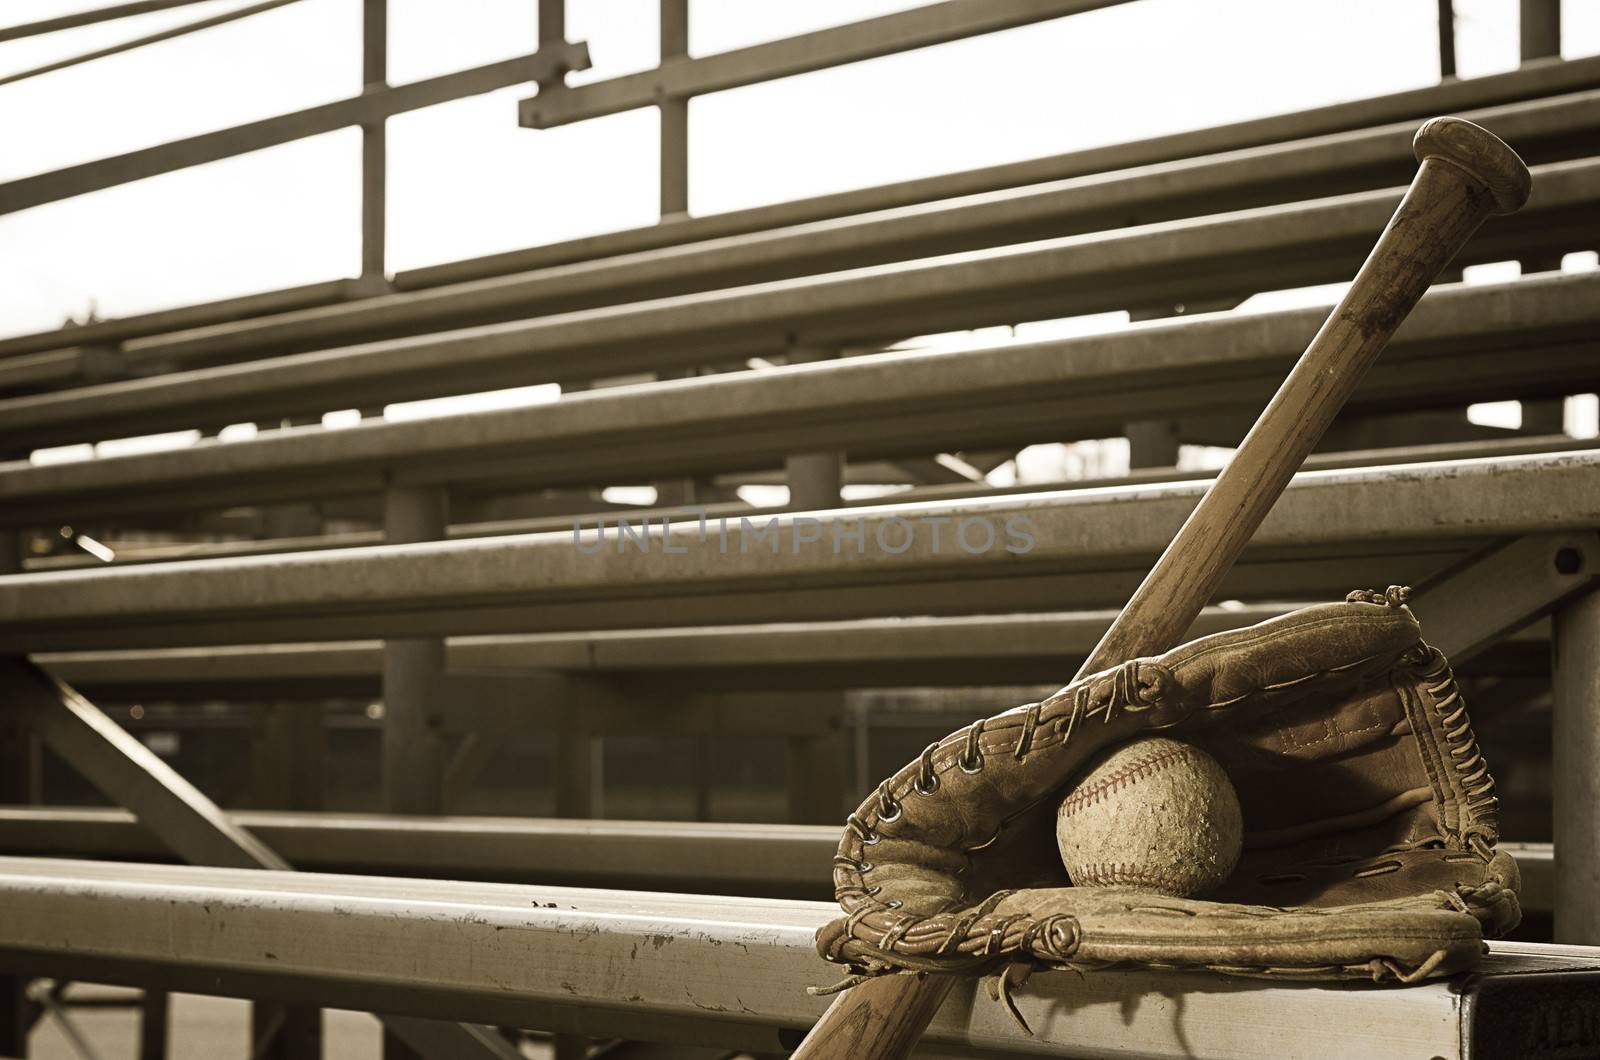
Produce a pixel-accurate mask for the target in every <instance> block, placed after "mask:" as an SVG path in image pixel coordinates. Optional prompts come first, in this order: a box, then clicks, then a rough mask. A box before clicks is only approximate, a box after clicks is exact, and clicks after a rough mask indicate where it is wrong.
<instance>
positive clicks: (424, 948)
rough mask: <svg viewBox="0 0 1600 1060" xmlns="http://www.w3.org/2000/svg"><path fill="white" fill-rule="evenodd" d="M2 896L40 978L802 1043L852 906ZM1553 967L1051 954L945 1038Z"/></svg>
mask: <svg viewBox="0 0 1600 1060" xmlns="http://www.w3.org/2000/svg"><path fill="white" fill-rule="evenodd" d="M0 897H3V900H4V905H5V907H6V908H7V910H8V912H9V913H10V914H12V915H8V916H7V917H6V918H5V920H4V921H3V922H0V966H7V967H12V968H23V969H25V970H27V971H28V972H29V973H30V974H43V975H53V976H58V977H62V978H76V979H85V980H90V981H103V982H122V983H133V984H138V985H147V986H159V987H165V988H169V989H179V990H188V991H197V992H204V993H221V994H240V995H249V996H256V997H264V998H270V999H274V1000H284V1001H299V1002H303V1001H308V1000H314V1001H315V1002H317V1003H320V1004H323V1005H329V1006H336V1007H343V1008H358V1009H376V1010H379V1011H396V1010H402V1011H405V1012H407V1013H411V1014H415V1015H420V1016H431V1017H437V1018H450V1019H459V1020H469V1021H473V1022H484V1023H492V1024H497V1025H509V1026H539V1027H544V1028H547V1029H551V1030H558V1031H570V1032H578V1033H582V1032H588V1033H603V1034H604V1035H605V1036H607V1037H613V1036H617V1035H622V1036H624V1037H628V1038H633V1039H638V1040H646V1041H650V1040H675V1041H681V1042H694V1043H700V1044H715V1045H723V1046H726V1047H730V1048H746V1049H755V1050H758V1051H775V1050H781V1049H783V1048H785V1047H792V1046H793V1044H794V1042H795V1036H794V1035H793V1034H792V1033H784V1032H793V1031H798V1030H802V1029H803V1028H805V1027H806V1026H807V1025H809V1024H810V1023H811V1022H812V1021H813V1020H814V1019H816V1018H817V1017H818V1016H819V1015H820V1014H821V1012H822V1010H823V1008H824V1007H825V1004H826V999H825V998H817V997H812V996H810V995H808V994H807V993H806V991H805V988H806V987H807V986H813V985H821V984H826V983H829V982H831V981H833V980H834V979H835V978H837V973H838V970H837V969H835V968H832V967H830V966H829V965H827V964H825V963H824V962H823V961H821V959H820V958H818V957H817V955H816V952H815V950H814V949H813V946H812V934H813V933H814V932H815V930H816V929H817V928H818V927H819V926H820V925H821V924H822V923H823V922H824V921H825V920H827V919H828V918H830V917H832V916H834V915H835V913H836V911H837V910H836V907H835V906H833V905H832V904H831V903H823V902H794V901H779V900H774V899H758V898H739V897H730V896H716V897H701V896H686V895H672V894H663V893H650V892H629V891H600V890H580V889H575V888H561V887H555V886H518V885H509V884H483V883H464V882H461V881H432V880H422V879H383V878H375V877H360V876H331V875H322V874H314V873H278V872H264V871H249V870H222V869H203V868H193V867H188V866H165V865H129V864H126V863H107V862H84V861H58V860H53V859H19V858H0ZM1556 976H1561V977H1563V979H1562V981H1564V982H1566V983H1570V984H1574V985H1577V984H1582V985H1584V986H1586V987H1588V989H1591V990H1592V989H1593V986H1594V984H1595V983H1596V982H1597V981H1600V952H1596V951H1592V950H1584V949H1577V948H1572V947H1540V946H1535V945H1530V944H1521V945H1506V946H1504V947H1501V948H1499V949H1497V950H1496V951H1495V952H1492V953H1491V954H1490V955H1489V957H1487V958H1486V960H1485V963H1484V966H1483V969H1482V971H1481V973H1480V976H1479V978H1478V979H1477V980H1474V979H1467V980H1464V981H1458V982H1435V983H1428V984H1424V985H1419V986H1416V987H1412V988H1408V989H1404V990H1399V989H1394V990H1366V989H1360V988H1354V989H1352V988H1351V987H1348V986H1337V987H1331V988H1330V987H1322V986H1315V985H1288V984H1278V983H1263V982H1258V981H1250V980H1230V979H1224V978H1219V977H1214V976H1209V975H1200V974H1189V973H1168V972H1097V973H1094V974H1091V975H1087V976H1080V975H1076V974H1073V973H1070V972H1068V973H1041V974H1040V975H1037V976H1035V977H1034V978H1033V979H1031V980H1030V981H1029V983H1028V984H1027V986H1026V988H1024V989H1022V990H1019V991H1017V992H1016V995H1015V1001H1016V1003H1017V1005H1018V1008H1019V1010H1020V1012H1021V1014H1022V1015H1023V1017H1024V1018H1025V1019H1026V1020H1027V1021H1028V1023H1029V1025H1030V1026H1031V1028H1032V1029H1033V1031H1034V1033H1035V1035H1036V1037H1034V1038H1028V1037H1027V1036H1026V1035H1025V1034H1024V1032H1023V1031H1022V1030H1021V1029H1020V1028H1019V1027H1018V1026H1017V1025H1016V1024H1015V1023H1014V1022H1013V1021H1012V1020H1011V1018H1010V1017H1009V1016H1008V1015H1007V1013H1006V1011H1005V1009H1004V1008H1003V1007H1002V1006H1000V1005H998V1004H995V1003H993V1002H989V1001H988V1000H987V998H986V997H985V996H984V995H983V993H982V989H983V988H982V986H981V984H979V983H978V982H976V981H974V982H973V983H971V985H968V986H963V987H962V988H961V989H960V990H959V992H958V993H957V994H956V995H955V997H954V998H953V999H952V1001H951V1002H950V1003H949V1004H947V1005H946V1006H945V1008H944V1009H943V1011H942V1012H941V1013H940V1015H939V1017H938V1018H936V1019H935V1021H934V1023H933V1026H932V1027H931V1029H930V1032H929V1037H928V1042H929V1044H931V1045H934V1046H938V1045H940V1044H949V1045H959V1046H963V1047H967V1048H972V1049H977V1050H979V1051H982V1052H984V1053H986V1054H994V1053H1005V1052H1008V1051H1011V1050H1014V1049H1019V1048H1020V1049H1025V1050H1026V1051H1028V1052H1032V1053H1035V1054H1040V1053H1042V1054H1044V1055H1052V1054H1053V1055H1069V1056H1070V1055H1080V1056H1081V1055H1096V1054H1103V1053H1105V1052H1106V1051H1108V1050H1118V1049H1120V1050H1124V1051H1126V1050H1130V1049H1136V1050H1137V1051H1138V1052H1139V1053H1140V1054H1141V1055H1145V1056H1183V1057H1188V1058H1197V1057H1208V1056H1218V1057H1250V1056H1260V1057H1269V1056H1270V1057H1279V1056H1281V1055H1282V1046H1283V1041H1282V1036H1281V1035H1279V1034H1263V1033H1261V1031H1262V1025H1263V1022H1264V1021H1265V1022H1268V1023H1270V1024H1271V1025H1273V1026H1278V1027H1283V1028H1295V1029H1297V1032H1302V1033H1297V1034H1296V1043H1297V1049H1298V1050H1299V1054H1300V1055H1303V1056H1307V1057H1313V1056H1328V1057H1340V1058H1343V1057H1349V1056H1390V1055H1393V1056H1419V1055H1420V1056H1439V1057H1461V1056H1463V1055H1464V1053H1463V1050H1464V1048H1465V1047H1466V1044H1467V1043H1470V1042H1471V1041H1473V1040H1474V1034H1475V1033H1480V1032H1481V1031H1484V1030H1487V1029H1489V1028H1491V1027H1496V1026H1498V1021H1503V1020H1505V1019H1506V1018H1508V1015H1509V1014H1510V1013H1513V1012H1514V1013H1516V1014H1517V1015H1520V1016H1526V1015H1528V1014H1530V1013H1532V1012H1535V1011H1542V1010H1540V1009H1539V1006H1540V1005H1541V1003H1542V1004H1544V1005H1547V1006H1548V1005H1550V1004H1551V1002H1550V1001H1549V999H1548V998H1546V999H1543V1000H1542V999H1541V996H1540V988H1541V986H1544V987H1548V986H1549V984H1551V983H1553V982H1556V981H1558V980H1556V979H1555V977H1556ZM1482 980H1489V981H1491V982H1492V987H1493V989H1484V988H1483V984H1482ZM1463 991H1464V992H1465V994H1466V997H1465V998H1464V997H1463ZM1173 996H1182V998H1183V1005H1182V1007H1181V1008H1177V1009H1175V1008H1174V1007H1173V1005H1172V1004H1171V1001H1170V999H1171V998H1172V997H1173ZM1464 1001H1470V1003H1464ZM1564 1012H1565V1010H1564V1009H1561V1008H1559V1007H1554V1008H1550V1009H1549V1013H1550V1015H1552V1016H1554V1015H1558V1014H1561V1013H1564ZM1568 1015H1569V1016H1570V1014H1568ZM1533 1022H1534V1023H1535V1024H1539V1023H1542V1020H1536V1021H1533ZM1309 1027H1315V1028H1317V1033H1316V1034H1308V1033H1303V1031H1304V1029H1305V1028H1309Z"/></svg>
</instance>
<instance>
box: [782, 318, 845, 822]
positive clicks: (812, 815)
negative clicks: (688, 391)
mask: <svg viewBox="0 0 1600 1060" xmlns="http://www.w3.org/2000/svg"><path fill="white" fill-rule="evenodd" d="M834 356H836V354H835V351H833V350H826V349H817V348H814V347H803V346H792V347H791V348H790V350H789V358H788V359H789V363H790V364H798V363H802V362H807V361H820V360H826V359H829V358H832V357H834ZM784 473H785V477H786V478H787V479H788V482H789V507H791V508H794V509H797V510H800V511H825V510H827V509H829V508H837V507H838V506H839V502H840V492H841V490H842V488H843V486H844V453H842V452H839V451H837V450H835V451H832V452H822V453H800V454H796V455H793V456H790V457H788V458H787V459H785V460H784ZM820 544H823V545H827V544H831V539H830V538H829V536H828V535H827V534H826V533H825V534H824V535H823V539H822V542H820ZM844 697H845V694H844V692H842V691H838V692H832V691H830V692H818V693H816V694H815V696H814V697H813V696H808V697H806V698H807V703H806V705H805V708H804V709H806V710H807V711H815V712H816V713H818V714H823V715H825V716H827V717H829V718H831V719H833V721H834V724H833V726H832V727H831V728H830V729H828V730H827V731H826V732H822V733H815V732H811V733H796V734H794V735H791V736H788V737H787V738H786V741H787V746H786V747H785V755H784V761H785V766H786V778H787V782H786V788H787V794H788V801H789V820H790V822H791V823H794V824H836V823H838V821H839V817H840V814H841V812H842V810H843V807H842V802H843V794H844V789H845V784H846V783H847V781H846V779H845V770H846V762H847V761H849V758H850V755H851V750H850V745H849V733H848V732H847V731H846V729H845V728H844V727H843V725H841V724H839V722H840V720H841V719H842V717H843V715H844V711H845V702H844Z"/></svg>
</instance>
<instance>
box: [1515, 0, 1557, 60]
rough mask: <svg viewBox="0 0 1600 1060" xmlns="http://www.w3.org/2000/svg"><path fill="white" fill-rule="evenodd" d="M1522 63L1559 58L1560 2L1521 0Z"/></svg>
mask: <svg viewBox="0 0 1600 1060" xmlns="http://www.w3.org/2000/svg"><path fill="white" fill-rule="evenodd" d="M1519 13H1520V15H1521V18H1520V20H1519V21H1520V25H1521V27H1522V47H1521V52H1522V61H1523V62H1525V63H1526V62H1529V61H1530V60H1534V59H1546V58H1560V56H1561V0H1521V7H1520V12H1519Z"/></svg>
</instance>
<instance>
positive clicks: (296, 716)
mask: <svg viewBox="0 0 1600 1060" xmlns="http://www.w3.org/2000/svg"><path fill="white" fill-rule="evenodd" d="M322 758H323V731H322V704H321V703H320V702H316V701H313V702H310V703H294V702H283V701H277V702H271V703H256V704H253V705H252V706H251V738H250V801H251V803H252V804H253V805H255V806H258V807H261V808H263V809H280V810H320V809H321V808H322V805H323V790H324V784H323V768H322Z"/></svg>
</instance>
